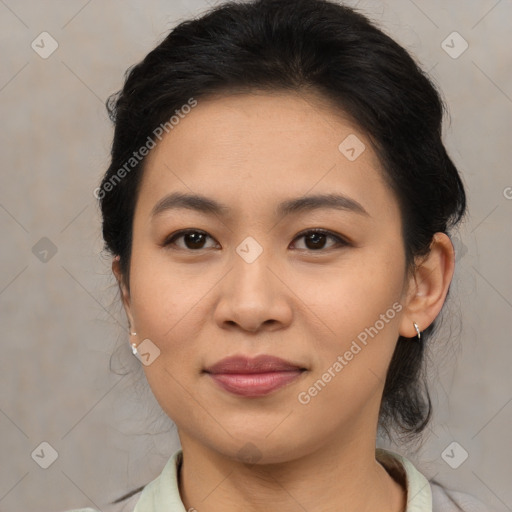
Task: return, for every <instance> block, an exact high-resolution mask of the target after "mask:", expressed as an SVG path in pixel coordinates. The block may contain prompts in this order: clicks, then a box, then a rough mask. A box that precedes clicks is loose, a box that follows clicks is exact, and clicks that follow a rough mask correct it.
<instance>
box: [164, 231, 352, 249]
mask: <svg viewBox="0 0 512 512" xmlns="http://www.w3.org/2000/svg"><path fill="white" fill-rule="evenodd" d="M190 233H199V234H202V235H206V236H208V237H210V238H212V237H211V236H210V235H208V233H206V232H205V231H202V230H200V229H184V230H181V231H177V232H176V233H173V234H172V235H170V236H169V237H167V238H166V240H165V241H164V242H163V243H162V244H161V246H162V247H164V248H170V246H171V245H173V244H174V243H175V241H176V240H177V239H179V238H181V237H183V236H184V235H188V234H190ZM312 233H315V234H321V235H326V236H327V237H328V238H332V239H333V240H335V241H336V244H335V245H334V246H332V247H328V248H327V249H324V248H321V249H317V250H314V249H298V250H300V251H309V252H325V251H327V250H329V249H335V248H340V247H346V246H349V245H351V244H350V243H349V242H348V240H346V239H344V238H343V237H341V236H340V235H337V234H335V233H333V232H332V231H328V230H326V229H308V230H306V231H302V232H301V233H299V234H298V235H297V236H296V237H295V238H294V240H296V239H298V238H303V237H305V236H306V235H309V234H312ZM178 249H179V250H185V251H191V252H199V251H202V250H204V248H201V249H188V248H182V247H179V248H178ZM207 249H208V248H207Z"/></svg>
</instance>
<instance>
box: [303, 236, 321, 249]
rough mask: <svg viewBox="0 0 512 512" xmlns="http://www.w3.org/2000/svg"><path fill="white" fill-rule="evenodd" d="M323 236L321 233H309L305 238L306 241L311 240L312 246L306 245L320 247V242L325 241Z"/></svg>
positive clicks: (314, 247)
mask: <svg viewBox="0 0 512 512" xmlns="http://www.w3.org/2000/svg"><path fill="white" fill-rule="evenodd" d="M318 237H319V238H320V240H319V239H318ZM324 238H325V235H324V234H323V233H311V234H310V235H309V237H306V239H307V240H308V241H311V242H313V247H309V246H308V248H309V249H318V248H319V247H318V246H320V248H321V246H322V242H324V241H325V240H324Z"/></svg>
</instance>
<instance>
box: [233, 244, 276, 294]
mask: <svg viewBox="0 0 512 512" xmlns="http://www.w3.org/2000/svg"><path fill="white" fill-rule="evenodd" d="M260 239H261V238H260ZM270 256H271V254H270V251H269V250H268V248H266V249H264V248H263V245H262V244H260V242H258V241H257V240H256V239H255V238H253V237H252V236H248V237H246V238H245V239H244V240H243V241H242V242H241V243H240V244H239V245H238V246H237V247H236V248H235V254H234V255H233V270H232V274H233V275H232V281H233V283H232V284H233V286H234V291H235V295H238V296H239V299H240V300H241V301H243V302H244V303H251V299H252V300H254V301H255V302H261V301H263V300H266V298H267V297H266V296H267V295H270V294H271V288H273V283H271V272H270V270H269V269H268V266H271V265H272V258H271V257H270Z"/></svg>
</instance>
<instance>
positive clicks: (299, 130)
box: [138, 92, 392, 215]
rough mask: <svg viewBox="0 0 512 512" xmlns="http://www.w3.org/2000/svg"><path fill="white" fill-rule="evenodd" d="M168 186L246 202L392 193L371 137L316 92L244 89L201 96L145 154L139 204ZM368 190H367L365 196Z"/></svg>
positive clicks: (376, 197) (148, 205)
mask: <svg viewBox="0 0 512 512" xmlns="http://www.w3.org/2000/svg"><path fill="white" fill-rule="evenodd" d="M172 190H179V191H181V192H186V193H197V194H202V195H208V196H212V195H213V196H215V197H217V198H223V200H222V202H223V203H227V204H230V205H232V206H233V209H235V210H236V209H237V208H243V206H244V205H246V206H248V205H250V204H254V205H255V204H260V205H262V204H270V203H271V202H276V201H278V202H282V200H283V199H285V198H289V197H292V196H293V197H296V196H303V195H305V194H308V193H329V192H335V191H336V192H339V193H343V194H344V195H346V196H349V197H352V198H353V199H355V200H356V201H359V202H360V203H366V204H369V208H370V209H371V208H373V207H372V206H371V205H370V203H375V202H378V201H381V202H382V201H384V202H385V201H387V202H389V200H390V195H391V194H392V192H391V191H390V190H389V188H388V187H387V185H386V183H385V180H384V179H383V175H382V170H381V166H380V162H379V160H378V158H377V156H376V154H375V152H374V150H373V149H372V147H371V144H370V141H369V139H368V138H367V137H366V135H365V134H364V133H363V132H361V130H360V129H359V128H358V127H357V126H356V125H355V123H353V122H351V121H350V120H349V118H348V117H347V116H344V115H343V112H341V111H340V110H339V109H334V108H333V106H332V104H331V103H329V102H328V101H327V100H324V99H323V98H321V97H319V96H317V95H313V94H303V93H300V94H299V93H261V92H260V93H241V94H231V95H224V96H213V97H209V98H208V99H203V100H201V99H199V100H198V103H197V106H195V107H194V108H193V109H192V110H191V111H190V113H188V114H187V115H183V116H181V118H180V120H179V123H178V124H176V125H175V126H174V127H173V129H172V130H171V131H169V133H167V134H166V135H165V136H164V137H163V139H162V141H160V142H158V144H157V146H156V147H155V148H154V149H153V150H151V152H150V154H149V155H148V156H147V158H146V162H145V169H144V176H143V180H142V184H141V188H140V194H139V202H140V205H139V204H138V208H139V209H141V210H142V211H143V212H144V213H145V214H146V215H149V214H150V212H151V210H152V209H153V208H154V205H155V203H156V202H157V201H159V200H160V199H162V197H163V196H164V195H166V194H168V193H169V192H170V191H172ZM365 197H367V198H369V199H370V200H368V199H365Z"/></svg>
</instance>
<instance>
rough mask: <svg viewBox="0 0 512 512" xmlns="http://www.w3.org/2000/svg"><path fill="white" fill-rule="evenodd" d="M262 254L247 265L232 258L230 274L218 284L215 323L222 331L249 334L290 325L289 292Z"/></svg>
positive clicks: (236, 256)
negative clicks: (218, 296) (237, 331)
mask: <svg viewBox="0 0 512 512" xmlns="http://www.w3.org/2000/svg"><path fill="white" fill-rule="evenodd" d="M265 252H266V251H263V253H262V254H261V255H260V256H259V257H258V258H257V259H256V260H255V261H253V262H251V263H248V262H247V261H245V260H244V259H243V258H241V257H239V256H238V255H235V257H234V258H233V267H232V268H231V271H230V272H228V274H227V275H226V276H225V277H224V279H223V280H222V281H221V283H219V288H218V290H219V293H220V298H219V300H218V302H217V305H216V310H215V314H214V317H215V321H216V322H217V324H218V325H219V327H221V328H222V329H237V328H238V329H242V330H244V331H248V332H252V333H255V332H258V331H260V330H266V331H273V330H278V329H282V328H285V327H286V326H288V325H289V324H290V323H291V321H292V316H293V310H292V303H291V301H292V296H293V294H292V292H291V291H290V289H289V288H288V287H287V286H286V284H285V283H284V282H283V281H285V280H284V279H283V278H282V276H280V272H279V271H278V266H277V264H276V263H275V262H273V261H271V258H268V257H267V256H266V254H265Z"/></svg>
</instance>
